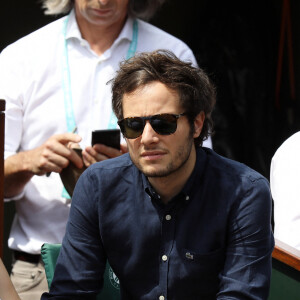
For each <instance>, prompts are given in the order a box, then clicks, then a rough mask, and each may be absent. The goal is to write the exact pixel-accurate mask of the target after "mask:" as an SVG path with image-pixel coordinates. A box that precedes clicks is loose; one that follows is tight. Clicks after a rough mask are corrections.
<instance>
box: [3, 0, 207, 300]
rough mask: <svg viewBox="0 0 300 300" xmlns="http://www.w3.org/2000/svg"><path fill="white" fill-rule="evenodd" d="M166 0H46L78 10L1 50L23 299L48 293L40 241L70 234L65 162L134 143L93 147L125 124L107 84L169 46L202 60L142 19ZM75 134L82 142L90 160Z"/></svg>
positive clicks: (60, 8)
mask: <svg viewBox="0 0 300 300" xmlns="http://www.w3.org/2000/svg"><path fill="white" fill-rule="evenodd" d="M162 2H163V1H161V0H157V1H155V0H152V1H149V4H148V2H145V3H144V2H141V1H137V0H99V1H98V0H89V1H88V0H75V1H71V0H70V1H59V0H57V1H53V0H44V7H46V8H47V11H46V13H50V14H59V13H68V12H70V13H69V14H68V15H67V16H65V17H63V18H61V19H59V20H57V21H54V22H52V23H50V24H49V25H47V26H45V27H43V28H41V29H39V30H37V31H35V32H33V33H31V34H30V35H28V36H26V37H24V38H22V39H20V40H18V41H17V42H15V43H14V44H12V45H10V46H8V47H7V48H6V49H4V50H3V52H2V53H1V55H0V98H2V99H5V100H6V108H7V109H6V126H5V129H6V131H5V191H4V194H5V197H6V199H7V200H16V216H15V219H14V221H13V225H12V229H11V233H10V237H9V241H8V242H9V247H10V248H11V249H12V250H13V251H14V255H15V259H16V262H15V263H14V266H13V269H12V281H13V282H14V285H15V286H16V289H17V291H18V292H19V294H20V296H21V297H22V299H30V300H35V299H39V296H40V294H41V293H42V292H43V291H45V290H47V283H46V280H45V276H44V270H43V266H42V265H41V264H40V248H41V245H42V244H43V243H45V242H48V243H60V242H61V241H62V237H63V235H64V233H65V226H66V221H67V217H68V214H69V207H70V199H69V197H68V195H66V194H65V192H64V189H63V184H62V182H61V179H60V176H59V173H60V172H61V170H62V169H64V168H65V167H66V166H67V165H68V164H69V162H73V163H74V164H75V165H76V166H77V167H79V168H81V167H83V165H86V166H89V165H90V164H92V163H94V162H96V161H100V160H103V159H107V158H111V157H115V156H118V155H120V154H122V153H123V152H126V151H127V150H126V147H125V145H124V146H123V145H121V151H118V150H116V149H113V148H109V147H105V146H104V145H100V144H97V145H95V146H94V147H91V146H90V143H91V132H92V130H95V129H107V128H116V127H117V123H116V118H115V117H114V115H113V113H112V109H111V91H110V86H109V85H107V84H106V83H107V82H108V81H109V80H110V79H112V78H113V76H114V73H115V71H116V70H117V69H118V65H119V62H120V61H122V60H124V59H126V58H129V57H131V56H133V55H134V53H136V52H144V51H152V50H155V49H162V48H166V49H170V50H172V51H173V52H174V53H175V54H176V55H177V56H178V57H179V58H180V59H182V60H185V61H191V62H192V63H193V64H194V65H196V64H197V63H196V60H195V57H194V55H193V53H192V51H191V50H190V49H189V48H188V47H187V46H186V45H185V44H184V43H183V42H182V41H180V40H178V39H177V38H175V37H173V36H171V35H169V34H167V33H165V32H163V31H161V30H160V29H158V28H156V27H154V26H152V25H150V24H148V23H146V22H144V21H142V20H140V19H137V17H139V16H142V17H151V15H152V14H153V13H154V12H155V9H156V8H158V7H159V5H160V4H161V3H162ZM141 3H142V4H141ZM74 128H77V134H75V133H72V131H73V129H74ZM70 142H73V143H79V144H80V146H81V148H82V149H83V152H82V155H83V161H82V160H81V159H80V158H79V157H78V156H77V155H76V154H75V152H74V151H73V150H71V149H69V148H68V144H69V143H70ZM205 145H209V146H210V143H209V142H208V143H206V144H205ZM49 173H51V175H50V176H46V174H49ZM22 274H23V275H22Z"/></svg>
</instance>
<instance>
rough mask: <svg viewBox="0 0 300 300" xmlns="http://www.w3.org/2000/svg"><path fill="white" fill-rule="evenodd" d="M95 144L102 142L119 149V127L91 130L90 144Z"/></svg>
mask: <svg viewBox="0 0 300 300" xmlns="http://www.w3.org/2000/svg"><path fill="white" fill-rule="evenodd" d="M95 144H103V145H106V146H108V147H112V148H116V149H119V150H120V129H103V130H94V131H92V146H94V145H95Z"/></svg>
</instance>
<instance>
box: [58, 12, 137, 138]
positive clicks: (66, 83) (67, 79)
mask: <svg viewBox="0 0 300 300" xmlns="http://www.w3.org/2000/svg"><path fill="white" fill-rule="evenodd" d="M69 17H70V15H68V16H67V18H66V19H65V22H64V26H63V36H64V51H63V59H62V88H63V92H64V103H65V112H66V122H67V130H68V132H72V131H73V130H74V128H76V121H75V115H74V108H73V100H72V90H71V75H70V66H69V56H68V42H67V39H66V37H67V27H68V22H69ZM132 27H133V28H132V41H131V43H130V46H129V49H128V51H127V55H126V59H129V58H131V57H132V56H134V54H135V52H136V48H137V43H138V22H137V20H136V19H135V20H134V21H133V26H132ZM116 127H117V118H116V116H115V114H114V113H113V112H111V116H110V121H109V123H108V128H116Z"/></svg>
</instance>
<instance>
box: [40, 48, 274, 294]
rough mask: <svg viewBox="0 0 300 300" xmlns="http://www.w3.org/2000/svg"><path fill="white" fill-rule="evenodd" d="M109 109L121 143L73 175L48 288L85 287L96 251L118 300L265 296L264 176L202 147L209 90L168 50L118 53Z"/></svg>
mask: <svg viewBox="0 0 300 300" xmlns="http://www.w3.org/2000/svg"><path fill="white" fill-rule="evenodd" d="M112 91H113V109H114V112H115V114H116V116H117V118H118V120H119V122H118V123H119V126H120V128H121V131H122V133H123V135H124V137H125V138H126V141H127V145H128V150H129V154H124V155H122V156H121V157H118V158H115V159H110V160H107V161H103V162H101V163H96V164H94V165H93V166H91V167H89V168H88V169H87V171H85V173H84V174H83V175H82V176H81V177H80V179H79V181H78V183H77V185H76V188H75V191H74V195H73V199H72V205H71V211H70V216H69V221H68V225H67V231H66V234H65V237H64V240H63V244H62V249H61V252H60V255H59V258H58V262H57V266H56V270H55V275H54V280H53V282H52V286H51V289H50V293H49V294H44V295H43V297H42V299H72V300H74V299H95V297H96V295H97V293H99V291H100V290H101V287H102V284H103V272H104V270H105V263H106V260H108V261H109V263H110V265H111V267H112V268H113V270H114V272H115V274H116V275H117V277H118V278H119V281H120V287H121V297H122V299H126V300H129V299H130V300H133V299H137V300H144V299H145V300H146V299H147V300H148V299H149V300H150V299H151V300H153V299H158V300H165V299H170V300H177V299H178V300H179V299H180V300H188V299H191V300H195V299H231V300H232V299H267V297H268V292H269V286H270V276H271V253H272V250H273V246H274V239H273V235H272V231H271V222H270V219H271V197H270V191H269V184H268V182H267V180H266V179H265V178H264V177H263V176H261V175H260V174H258V173H257V172H255V171H254V170H252V169H250V168H248V167H247V166H245V165H243V164H240V163H238V162H235V161H232V160H229V159H226V158H224V157H221V156H219V155H217V154H216V153H215V152H213V151H212V150H210V149H207V148H203V147H201V145H202V142H203V139H205V138H206V137H207V136H208V134H209V129H210V128H212V122H211V112H212V110H213V107H214V104H215V90H214V87H213V85H212V84H211V83H210V81H209V79H208V77H207V76H206V75H205V73H204V72H203V71H202V70H201V69H198V68H194V67H192V66H191V64H189V63H185V62H182V61H180V60H178V59H177V58H176V57H175V56H173V54H172V53H170V52H167V51H162V50H161V51H156V52H152V53H145V54H140V55H137V56H136V57H134V58H132V59H130V60H128V61H125V62H124V63H123V64H122V65H121V67H120V70H119V72H118V74H117V76H116V77H115V79H114V80H113V82H112Z"/></svg>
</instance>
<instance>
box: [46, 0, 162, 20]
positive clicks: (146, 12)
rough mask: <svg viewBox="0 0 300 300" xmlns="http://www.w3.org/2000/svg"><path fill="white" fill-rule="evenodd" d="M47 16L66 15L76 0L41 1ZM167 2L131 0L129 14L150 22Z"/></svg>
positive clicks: (160, 0)
mask: <svg viewBox="0 0 300 300" xmlns="http://www.w3.org/2000/svg"><path fill="white" fill-rule="evenodd" d="M41 2H42V3H43V8H44V9H45V14H46V15H59V14H66V13H68V12H69V11H70V10H71V9H72V8H73V7H74V0H41ZM164 2H165V0H129V5H128V14H129V15H130V16H132V17H134V18H140V19H143V20H149V19H150V18H151V17H153V15H154V14H155V13H156V11H157V10H158V9H159V8H160V6H161V5H162V4H163V3H164Z"/></svg>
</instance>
